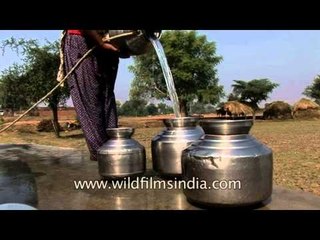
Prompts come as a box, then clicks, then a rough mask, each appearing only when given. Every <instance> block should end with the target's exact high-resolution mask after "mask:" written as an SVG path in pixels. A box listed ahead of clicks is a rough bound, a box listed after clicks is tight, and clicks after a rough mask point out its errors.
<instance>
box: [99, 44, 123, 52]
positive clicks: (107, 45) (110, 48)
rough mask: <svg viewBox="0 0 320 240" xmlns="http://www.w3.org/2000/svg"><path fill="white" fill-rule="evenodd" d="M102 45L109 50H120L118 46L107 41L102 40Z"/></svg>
mask: <svg viewBox="0 0 320 240" xmlns="http://www.w3.org/2000/svg"><path fill="white" fill-rule="evenodd" d="M100 47H101V48H103V49H106V50H109V51H114V52H119V49H118V48H116V47H115V46H113V45H112V44H110V43H107V42H102V44H100Z"/></svg>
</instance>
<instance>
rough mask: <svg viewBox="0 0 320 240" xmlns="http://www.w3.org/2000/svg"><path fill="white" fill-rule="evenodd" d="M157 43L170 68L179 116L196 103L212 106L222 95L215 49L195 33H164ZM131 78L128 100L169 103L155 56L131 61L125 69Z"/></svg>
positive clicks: (185, 114) (139, 57) (152, 53)
mask: <svg viewBox="0 0 320 240" xmlns="http://www.w3.org/2000/svg"><path fill="white" fill-rule="evenodd" d="M161 43H162V45H163V48H164V52H165V54H166V58H167V60H168V64H169V66H170V69H171V72H172V75H173V79H174V84H175V88H176V91H177V95H178V97H179V105H180V112H181V115H182V116H187V115H188V112H187V103H188V102H191V101H193V100H198V101H199V102H201V103H212V104H214V103H216V102H218V101H219V99H220V97H222V95H223V87H222V86H219V85H218V78H217V69H216V68H215V67H216V65H217V64H219V63H220V62H221V61H222V57H221V56H218V55H216V45H215V43H214V42H208V41H207V38H206V36H198V34H197V32H196V31H166V32H164V33H163V34H162V37H161ZM129 70H130V71H131V72H132V73H133V74H134V79H133V81H132V84H131V89H130V96H131V97H136V96H139V97H143V98H144V99H150V98H156V99H162V100H169V97H168V93H167V87H166V83H165V79H164V76H163V74H162V69H161V66H160V62H159V60H157V57H156V52H155V51H149V52H148V53H146V54H144V55H141V56H137V57H134V64H133V65H131V66H129Z"/></svg>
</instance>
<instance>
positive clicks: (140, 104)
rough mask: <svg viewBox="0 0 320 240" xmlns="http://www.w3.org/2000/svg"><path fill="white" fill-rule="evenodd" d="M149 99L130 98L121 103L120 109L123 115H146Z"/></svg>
mask: <svg viewBox="0 0 320 240" xmlns="http://www.w3.org/2000/svg"><path fill="white" fill-rule="evenodd" d="M146 105H147V101H145V100H143V99H130V100H129V101H126V102H125V103H123V104H122V105H121V108H120V109H119V111H118V114H119V115H122V116H144V115H146V114H147V112H146Z"/></svg>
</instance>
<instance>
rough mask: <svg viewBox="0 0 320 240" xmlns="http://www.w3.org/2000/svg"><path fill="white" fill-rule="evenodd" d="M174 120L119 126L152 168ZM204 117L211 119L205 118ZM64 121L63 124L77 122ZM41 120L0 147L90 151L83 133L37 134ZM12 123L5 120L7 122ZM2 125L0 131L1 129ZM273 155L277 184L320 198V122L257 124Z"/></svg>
mask: <svg viewBox="0 0 320 240" xmlns="http://www.w3.org/2000/svg"><path fill="white" fill-rule="evenodd" d="M168 117H173V116H170V115H168V116H155V117H130V118H129V117H125V118H120V119H119V124H120V126H130V127H134V128H135V134H134V136H133V138H134V139H136V140H137V141H139V142H140V143H141V144H143V145H144V146H145V148H146V151H147V158H148V165H147V167H148V168H151V167H152V164H151V139H152V138H153V137H154V136H155V135H156V134H158V133H159V132H160V131H161V129H162V128H163V124H162V119H164V118H168ZM205 117H210V116H208V115H206V116H205ZM70 118H71V119H69V120H68V117H66V116H65V117H64V118H63V119H62V121H61V122H66V121H70V120H75V117H74V116H70ZM40 120H41V119H40V118H39V117H38V118H36V117H26V118H25V119H23V121H21V122H20V123H19V124H17V125H15V126H14V127H12V128H10V129H9V130H7V131H5V132H3V133H0V143H36V144H44V145H54V146H61V147H72V148H77V149H87V148H86V144H85V141H84V138H83V134H82V131H81V130H73V131H65V132H62V133H61V137H60V138H56V137H55V136H54V133H44V132H37V131H36V124H37V123H38V122H39V121H40ZM10 121H12V118H11V119H8V118H6V119H5V122H10ZM3 126H4V125H2V126H1V127H0V128H2V127H3ZM250 133H251V134H252V135H253V136H255V137H256V138H257V139H258V140H259V141H261V142H262V143H264V144H266V145H267V146H269V147H270V148H271V149H272V150H273V153H274V182H275V184H277V185H280V186H283V187H287V188H290V189H302V190H303V191H307V192H311V193H314V194H316V195H319V196H320V148H319V143H320V120H310V121H308V120H303V121H302V120H301V121H298V120H287V121H271V120H270V121H260V120H258V121H256V122H255V124H254V126H253V128H252V130H251V132H250Z"/></svg>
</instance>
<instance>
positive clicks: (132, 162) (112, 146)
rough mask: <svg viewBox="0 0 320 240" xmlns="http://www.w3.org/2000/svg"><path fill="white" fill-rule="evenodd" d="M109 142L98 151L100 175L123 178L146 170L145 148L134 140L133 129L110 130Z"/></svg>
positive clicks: (108, 130)
mask: <svg viewBox="0 0 320 240" xmlns="http://www.w3.org/2000/svg"><path fill="white" fill-rule="evenodd" d="M106 131H107V134H108V136H109V138H110V139H109V140H108V141H107V142H106V143H104V145H103V146H101V147H100V148H99V149H98V166H99V174H100V176H102V177H104V178H122V177H127V176H134V175H138V174H142V173H144V172H145V170H146V153H145V148H144V146H142V145H141V144H140V143H139V142H137V141H136V140H134V139H132V138H131V136H132V134H133V133H134V129H133V128H127V127H122V128H108V129H107V130H106Z"/></svg>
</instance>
